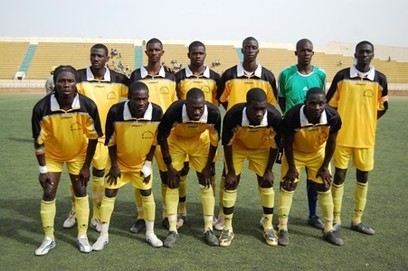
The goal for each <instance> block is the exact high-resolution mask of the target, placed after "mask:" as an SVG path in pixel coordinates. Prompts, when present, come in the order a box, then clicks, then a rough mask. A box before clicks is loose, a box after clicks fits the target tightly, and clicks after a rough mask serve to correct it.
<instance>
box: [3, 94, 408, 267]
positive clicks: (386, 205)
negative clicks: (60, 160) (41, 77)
mask: <svg viewBox="0 0 408 271" xmlns="http://www.w3.org/2000/svg"><path fill="white" fill-rule="evenodd" d="M39 98H40V96H39V95H27V94H26V95H0V118H1V122H0V123H1V129H0V142H1V156H0V159H1V160H0V166H1V170H0V182H1V187H2V188H1V190H2V191H1V197H0V212H1V216H0V240H1V245H0V263H1V267H0V269H1V270H276V269H280V270H388V269H389V270H407V269H408V254H407V250H408V237H407V236H408V227H407V222H408V214H407V211H406V206H408V196H407V195H408V186H407V174H406V171H405V169H406V168H407V165H408V163H407V153H408V129H407V127H408V126H407V120H406V117H407V116H408V97H391V99H390V109H389V111H388V112H387V114H386V115H385V116H384V117H383V118H382V119H380V121H379V125H378V129H377V145H376V152H375V158H376V162H375V169H374V171H373V172H372V173H370V175H369V180H370V181H369V184H370V187H369V193H368V203H367V208H366V212H365V214H364V216H363V220H364V221H365V222H367V223H368V224H370V225H371V226H372V227H373V228H374V229H375V230H376V234H375V235H374V236H366V235H362V234H360V233H356V232H353V231H351V230H350V229H349V223H350V221H351V215H352V206H353V205H352V198H353V191H354V183H355V181H354V180H355V178H354V174H355V171H354V170H349V172H348V175H347V180H346V186H345V196H344V204H343V212H342V221H343V229H342V231H341V237H342V238H343V240H344V242H345V245H344V246H343V247H336V246H333V245H330V244H329V243H327V242H325V241H323V239H322V233H321V232H320V231H319V230H317V229H314V228H311V227H310V226H308V225H307V224H306V218H307V201H306V193H305V190H306V189H305V187H306V185H305V183H304V177H303V176H304V175H303V176H302V178H301V182H302V183H301V184H300V185H299V186H298V190H297V191H296V193H295V197H294V202H293V205H292V210H291V214H290V222H289V223H290V224H289V233H290V242H291V243H290V245H289V246H288V247H281V246H277V247H270V246H268V245H266V244H265V242H264V240H263V238H262V232H261V229H260V228H259V227H258V221H259V218H260V216H261V206H260V199H259V194H258V190H257V188H256V179H255V178H254V174H253V173H252V172H249V171H248V170H246V171H244V172H243V176H242V179H241V184H240V186H239V190H238V200H237V205H236V209H235V216H234V222H233V225H234V232H235V239H234V241H233V243H232V245H231V246H230V247H227V248H222V247H209V246H207V245H206V243H205V242H204V240H203V238H202V216H201V203H200V198H199V194H198V185H197V182H196V179H195V174H193V172H190V173H189V181H188V197H187V208H188V221H187V222H186V224H185V226H184V227H183V228H182V229H181V230H180V231H179V233H180V235H181V238H180V240H179V242H178V243H177V245H176V246H175V247H174V248H171V249H166V248H161V249H155V248H152V247H150V246H149V245H148V244H147V243H146V242H145V241H144V234H133V233H130V232H129V231H128V229H129V227H130V226H131V224H132V222H133V218H134V215H135V204H134V200H133V198H134V197H133V189H132V188H131V186H130V185H128V186H125V187H124V188H122V189H121V190H120V192H119V195H118V197H117V201H116V205H115V211H114V213H113V216H112V221H111V227H110V243H109V245H108V246H107V247H106V248H105V249H104V250H103V251H101V252H92V253H90V254H81V253H80V252H79V250H78V249H77V247H76V245H75V239H76V234H77V231H76V229H75V228H74V229H69V230H66V229H63V228H62V222H63V221H64V219H65V217H66V215H67V213H68V212H69V210H70V199H69V192H68V179H67V175H66V174H63V180H62V181H61V183H60V187H59V190H58V195H57V215H56V219H55V231H56V235H55V236H56V241H57V247H56V248H55V249H53V250H51V251H50V253H49V254H48V255H46V256H43V257H37V256H34V250H35V248H36V247H37V246H38V245H39V244H40V243H41V241H42V239H43V232H42V229H41V222H40V214H39V210H40V199H41V195H42V191H41V187H40V185H39V183H38V180H37V178H38V166H37V162H36V159H35V156H34V152H33V144H32V139H31V124H30V123H31V122H30V121H31V110H32V107H33V105H34V104H35V102H36V101H37V100H39ZM221 167H222V164H221V159H219V161H218V162H217V175H219V174H220V172H221ZM279 171H280V167H279V165H276V166H275V168H274V172H275V178H276V180H278V179H279V176H280V173H279ZM155 176H156V178H155V183H154V195H155V199H156V205H157V212H156V217H157V219H156V233H157V235H158V236H159V237H160V238H161V239H164V237H165V236H166V233H167V232H166V230H164V229H163V228H162V227H161V223H160V222H161V205H162V201H161V195H160V184H159V179H158V178H157V177H158V174H157V171H156V172H155ZM218 182H219V178H218ZM274 188H275V205H276V204H277V192H278V182H277V181H276V182H275V186H274ZM217 189H218V188H217ZM89 191H90V189H89ZM217 193H218V190H217ZM216 202H217V204H218V199H217V201H216ZM275 213H276V210H275ZM319 213H321V212H320V210H319ZM275 218H276V216H275ZM275 221H276V220H275ZM217 234H219V233H217ZM88 236H89V239H90V242H91V243H93V242H94V241H95V240H96V238H97V237H98V234H97V233H96V232H94V231H93V230H91V229H90V230H89V232H88Z"/></svg>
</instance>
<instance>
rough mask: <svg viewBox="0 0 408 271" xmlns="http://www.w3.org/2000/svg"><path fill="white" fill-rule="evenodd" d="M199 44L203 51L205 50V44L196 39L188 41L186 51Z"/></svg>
mask: <svg viewBox="0 0 408 271" xmlns="http://www.w3.org/2000/svg"><path fill="white" fill-rule="evenodd" d="M200 46H202V47H204V51H205V45H204V43H202V42H201V41H198V40H196V41H193V42H192V43H190V45H189V46H188V52H191V51H192V50H193V48H195V47H200Z"/></svg>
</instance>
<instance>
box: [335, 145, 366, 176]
mask: <svg viewBox="0 0 408 271" xmlns="http://www.w3.org/2000/svg"><path fill="white" fill-rule="evenodd" d="M350 158H352V161H353V167H355V168H357V169H359V170H361V171H371V170H373V168H374V148H352V147H343V146H336V150H335V151H334V155H333V162H334V166H335V167H336V168H340V169H347V168H348V165H349V161H350Z"/></svg>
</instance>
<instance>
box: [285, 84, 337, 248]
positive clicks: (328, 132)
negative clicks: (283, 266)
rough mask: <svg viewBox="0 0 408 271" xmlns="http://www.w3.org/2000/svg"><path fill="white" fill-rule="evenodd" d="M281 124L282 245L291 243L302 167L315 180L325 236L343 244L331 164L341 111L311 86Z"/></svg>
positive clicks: (321, 92)
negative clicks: (290, 226)
mask: <svg viewBox="0 0 408 271" xmlns="http://www.w3.org/2000/svg"><path fill="white" fill-rule="evenodd" d="M282 127H283V128H282V130H283V132H282V133H283V147H284V155H283V158H282V167H281V186H280V191H279V201H278V214H279V232H278V242H279V244H280V245H283V246H286V245H288V244H289V234H288V225H287V224H288V216H289V211H290V207H291V205H292V198H293V194H294V192H295V189H296V187H297V184H298V182H299V174H300V172H301V170H302V169H303V168H307V173H308V174H309V179H310V180H312V181H313V182H315V183H316V188H317V191H318V198H319V204H320V207H321V209H322V212H323V218H324V230H323V237H324V239H326V240H327V241H328V242H330V243H332V244H334V245H338V246H341V245H343V240H341V238H340V237H338V236H337V234H336V232H335V231H334V230H333V199H332V196H331V192H330V186H331V183H332V175H331V173H330V165H329V163H330V160H331V158H332V156H333V153H334V149H335V147H336V137H337V133H338V131H339V130H340V128H341V120H340V117H339V115H338V113H337V112H336V110H335V109H334V108H332V107H329V106H326V97H325V94H324V91H323V89H322V88H311V89H310V90H308V92H307V94H306V100H305V102H304V104H297V105H295V106H293V107H292V108H291V109H290V110H289V111H287V112H286V115H285V117H284V119H283V125H282Z"/></svg>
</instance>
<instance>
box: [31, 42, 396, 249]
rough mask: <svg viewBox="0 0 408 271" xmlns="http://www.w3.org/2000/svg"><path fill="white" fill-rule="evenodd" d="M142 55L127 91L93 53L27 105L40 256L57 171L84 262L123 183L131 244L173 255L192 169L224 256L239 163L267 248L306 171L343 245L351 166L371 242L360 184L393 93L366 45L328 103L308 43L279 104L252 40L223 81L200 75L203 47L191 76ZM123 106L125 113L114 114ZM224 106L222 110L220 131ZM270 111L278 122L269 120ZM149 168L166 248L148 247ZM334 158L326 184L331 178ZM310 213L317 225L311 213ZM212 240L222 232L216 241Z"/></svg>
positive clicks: (102, 56)
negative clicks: (220, 149)
mask: <svg viewBox="0 0 408 271" xmlns="http://www.w3.org/2000/svg"><path fill="white" fill-rule="evenodd" d="M145 53H146V55H147V57H148V64H147V66H143V67H141V68H140V69H137V70H135V71H134V72H133V73H132V74H131V78H130V80H129V79H128V78H127V77H126V76H124V75H122V74H119V73H117V72H115V71H112V70H110V69H108V68H107V67H106V64H107V62H108V59H109V56H108V49H107V47H106V46H105V45H103V44H96V45H94V46H93V47H92V48H91V52H90V61H91V66H90V67H87V68H85V69H82V70H79V71H76V70H75V69H74V68H72V67H70V66H60V67H58V68H57V69H56V70H55V72H54V83H55V89H54V92H52V93H50V94H49V95H47V96H46V97H44V98H43V99H42V100H40V101H39V102H38V103H37V104H36V105H35V107H34V109H33V116H32V126H33V138H34V144H35V150H36V156H37V160H38V162H39V171H40V175H39V181H40V184H41V185H42V187H43V191H44V193H43V198H42V201H41V219H42V224H43V229H44V232H45V238H44V240H43V242H42V244H41V245H40V247H38V248H37V249H36V250H35V254H36V255H45V254H47V253H48V252H49V250H50V249H52V248H54V247H55V238H54V218H55V213H56V207H55V196H56V191H57V187H58V183H59V180H60V175H61V172H62V168H63V164H64V163H66V164H67V167H68V172H69V174H70V179H71V184H72V185H71V194H72V205H73V207H72V210H71V212H70V214H69V217H68V218H67V220H66V221H65V222H64V225H63V226H64V228H71V227H73V226H74V225H75V224H76V222H77V224H78V239H77V244H78V246H79V249H80V251H81V252H90V251H92V250H102V249H103V248H104V247H105V246H106V244H108V242H109V235H108V229H109V223H110V218H111V215H112V212H113V209H114V202H115V198H116V195H117V192H118V189H119V188H120V187H122V186H123V185H125V184H127V183H132V184H133V186H134V187H135V202H136V207H137V219H136V221H135V223H134V225H132V227H131V229H130V230H131V231H132V232H135V233H138V232H141V231H143V230H144V229H146V241H147V242H148V243H149V244H151V245H152V246H153V247H161V246H163V245H164V246H165V247H172V246H173V245H174V244H175V243H176V242H177V240H178V238H179V234H178V229H179V228H180V227H182V226H183V224H184V222H185V220H186V219H187V208H186V185H187V184H186V183H187V181H186V179H187V173H188V171H189V168H190V167H191V168H192V169H194V170H195V171H196V172H197V177H198V183H199V186H200V191H201V200H202V205H203V219H204V238H205V240H206V241H207V243H208V244H209V245H211V246H218V245H220V246H229V245H230V244H231V241H232V240H233V239H234V231H233V227H232V217H233V211H234V205H235V202H236V198H237V187H238V184H239V181H240V176H241V171H242V166H243V161H244V160H245V159H247V160H248V161H249V169H250V170H252V171H254V172H255V173H256V175H257V180H258V189H259V192H260V196H261V203H262V208H263V215H262V219H261V221H260V223H261V224H262V227H263V237H264V238H265V241H266V243H267V244H268V245H277V244H280V245H288V244H289V235H288V227H287V223H288V215H289V211H290V207H291V203H292V197H293V193H294V191H295V189H296V186H297V183H298V177H299V172H300V171H301V170H302V169H303V168H306V170H307V194H308V204H309V218H308V223H309V224H310V225H312V226H314V227H316V228H319V229H323V232H324V233H323V237H324V239H325V240H327V241H328V242H330V243H332V244H335V245H342V244H343V241H342V239H341V238H340V237H339V235H338V231H339V230H340V228H341V220H340V213H341V205H342V197H343V190H344V185H343V183H344V180H345V175H346V171H347V168H348V164H349V159H350V158H351V157H352V159H353V166H354V167H356V169H357V174H356V178H357V184H356V188H355V196H354V201H355V205H354V213H353V217H352V222H351V229H352V230H356V231H358V232H362V233H365V234H374V230H373V229H372V228H371V227H369V226H368V225H367V224H365V223H363V222H362V221H361V217H362V214H363V211H364V208H365V204H366V197H367V188H368V186H367V181H368V172H369V171H371V170H372V169H373V165H374V157H373V156H374V143H375V130H376V124H377V119H378V118H379V117H381V116H382V115H383V114H384V113H385V111H386V109H387V108H388V102H387V93H388V91H387V81H386V77H385V76H384V75H383V74H382V73H380V72H378V71H376V70H375V69H374V67H372V66H371V65H370V62H371V60H372V58H373V56H374V46H373V45H372V44H371V43H370V42H368V41H362V42H360V43H358V44H357V46H356V50H355V58H356V64H355V65H353V66H351V67H350V68H346V69H343V70H341V71H339V72H338V73H337V74H336V76H335V77H334V79H333V81H332V84H331V87H330V89H329V90H328V92H327V100H326V95H325V82H326V75H325V72H324V71H323V70H321V69H320V68H318V67H315V66H313V65H312V64H311V60H312V56H313V44H312V42H311V41H310V40H307V39H302V40H299V41H298V43H297V44H296V51H295V55H296V56H297V59H298V61H297V64H296V65H293V66H291V67H289V68H287V69H285V70H284V71H282V73H281V74H280V76H279V80H278V81H279V91H278V88H277V82H276V79H275V77H274V75H273V74H272V73H271V72H270V71H269V70H267V69H266V68H264V67H262V66H261V65H260V63H258V62H257V60H256V59H257V55H258V53H259V47H258V41H257V40H256V39H255V38H253V37H248V38H246V39H245V40H244V41H243V43H242V53H243V61H242V62H241V63H239V64H238V65H236V66H234V67H231V68H230V69H228V70H226V71H225V72H224V73H223V74H222V76H221V77H220V75H218V74H217V73H216V72H214V71H212V70H211V69H209V67H208V66H207V65H205V62H204V61H205V57H206V51H205V45H204V44H203V43H202V42H199V41H195V42H193V43H191V44H190V46H189V48H188V57H189V59H190V65H188V66H187V67H186V68H185V69H182V70H180V71H179V72H178V73H177V74H174V73H172V71H169V70H168V69H167V68H166V67H163V66H162V65H161V56H162V55H163V54H164V50H163V45H162V43H161V41H160V40H158V39H151V40H149V41H148V42H147V43H146V51H145ZM77 93H80V94H82V95H78V94H77ZM122 98H127V100H126V101H123V102H120V101H121V99H122ZM326 101H330V104H331V105H332V106H333V107H334V108H335V109H337V110H335V109H334V108H332V107H330V106H327V105H326V104H327V102H326ZM219 103H221V104H222V106H223V107H224V108H225V109H226V110H227V113H226V114H225V117H224V119H223V126H222V132H221V115H220V112H219V110H218V105H219ZM278 103H279V106H280V109H281V111H282V112H283V115H284V118H283V119H282V117H281V114H280V113H279V111H278V110H277V109H276V108H275V107H276V106H277V104H278ZM163 113H164V115H163ZM340 117H341V119H340ZM342 124H343V126H342ZM341 127H342V128H341ZM340 128H341V129H340ZM221 134H222V144H223V146H224V170H223V174H222V176H221V182H220V185H219V186H218V187H219V191H220V194H219V197H220V213H219V214H218V217H217V218H215V215H214V209H215V208H214V207H215V188H216V185H215V183H216V181H215V179H216V178H215V161H216V150H217V146H218V141H219V138H220V135H221ZM337 135H338V136H337ZM277 143H278V144H277ZM336 143H337V146H336ZM156 145H157V147H156ZM279 145H282V148H283V150H284V151H283V157H282V166H281V182H280V192H279V199H278V212H277V213H278V217H279V226H278V231H277V232H276V231H275V230H274V228H273V225H272V216H273V213H274V201H275V199H274V190H273V183H274V176H273V173H272V167H273V165H274V163H275V160H276V157H277V156H278V153H279V151H278V146H279ZM333 154H334V155H333ZM153 156H155V158H156V159H155V161H156V162H157V166H158V168H159V172H160V178H161V184H162V185H161V191H162V199H163V225H165V226H166V227H167V228H168V229H169V232H168V235H167V237H166V238H165V240H164V242H162V241H161V240H160V239H159V238H158V237H157V236H156V235H155V234H154V220H155V209H156V206H155V202H154V199H153V194H152V191H151V188H152V160H153ZM332 157H333V160H334V165H335V168H336V171H335V174H334V178H332V175H331V173H330V166H329V163H330V160H331V159H332ZM278 160H279V159H278ZM91 164H92V167H93V170H92V178H93V181H92V202H93V208H92V217H91V220H90V223H89V224H90V227H91V228H94V229H96V230H97V231H99V232H100V236H99V238H98V239H97V241H96V242H95V243H94V244H93V245H92V246H91V245H90V244H89V241H88V238H87V234H86V232H87V228H88V219H89V214H90V208H89V205H88V197H87V191H86V186H87V183H88V181H89V179H90V176H91V174H90V170H89V168H90V166H91ZM317 200H318V201H319V205H320V207H321V209H322V214H323V221H322V220H321V219H320V218H319V217H318V216H317V214H316V204H317ZM214 227H215V229H217V230H221V231H222V232H221V234H220V236H219V237H217V236H216V235H215V233H214V232H213V228H214Z"/></svg>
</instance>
